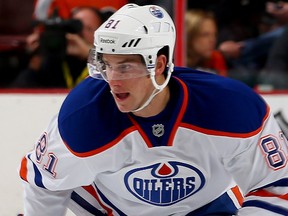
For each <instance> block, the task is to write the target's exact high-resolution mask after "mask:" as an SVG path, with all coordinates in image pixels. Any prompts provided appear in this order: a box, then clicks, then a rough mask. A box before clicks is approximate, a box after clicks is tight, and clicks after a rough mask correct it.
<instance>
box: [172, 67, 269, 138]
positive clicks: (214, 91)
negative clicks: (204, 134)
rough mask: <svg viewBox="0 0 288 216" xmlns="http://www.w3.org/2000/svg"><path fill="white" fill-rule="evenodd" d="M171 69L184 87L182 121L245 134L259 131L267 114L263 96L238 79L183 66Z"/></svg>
mask: <svg viewBox="0 0 288 216" xmlns="http://www.w3.org/2000/svg"><path fill="white" fill-rule="evenodd" d="M175 72H176V73H175V74H174V75H175V76H176V77H178V78H179V79H181V80H183V82H184V83H185V84H186V85H187V88H188V92H189V93H188V94H189V96H188V97H189V103H188V108H187V112H186V115H185V116H184V121H187V122H188V123H189V124H192V125H195V126H196V127H199V128H202V129H207V130H213V131H219V132H228V133H235V134H247V135H248V134H251V133H253V132H256V131H257V130H259V129H260V128H261V127H262V125H263V123H264V121H265V119H266V118H267V116H268V114H269V106H268V105H267V103H266V102H265V101H264V99H263V98H262V97H261V96H260V95H259V94H257V93H256V92H255V91H254V90H253V89H251V88H250V87H248V86H247V85H246V84H244V83H242V82H240V81H237V80H233V79H230V78H227V77H222V76H219V75H215V74H211V73H209V72H203V71H198V70H191V69H187V68H176V70H175Z"/></svg>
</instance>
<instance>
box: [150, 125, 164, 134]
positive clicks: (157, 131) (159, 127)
mask: <svg viewBox="0 0 288 216" xmlns="http://www.w3.org/2000/svg"><path fill="white" fill-rule="evenodd" d="M152 132H153V135H154V136H156V137H161V136H163V134H164V125H163V124H155V125H153V126H152Z"/></svg>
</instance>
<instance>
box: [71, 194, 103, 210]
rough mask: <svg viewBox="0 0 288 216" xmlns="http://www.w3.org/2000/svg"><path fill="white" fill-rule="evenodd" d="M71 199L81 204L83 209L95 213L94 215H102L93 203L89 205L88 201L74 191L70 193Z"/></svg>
mask: <svg viewBox="0 0 288 216" xmlns="http://www.w3.org/2000/svg"><path fill="white" fill-rule="evenodd" d="M71 199H72V200H73V201H74V202H76V203H77V204H78V205H79V206H81V207H82V208H83V209H85V210H86V211H88V212H89V213H91V214H93V215H96V216H104V215H105V214H103V213H102V212H101V211H99V210H98V209H97V208H95V207H94V206H93V205H91V204H90V203H89V202H87V201H86V200H85V199H83V198H82V197H81V196H80V195H79V194H77V193H76V192H75V191H73V192H72V194H71Z"/></svg>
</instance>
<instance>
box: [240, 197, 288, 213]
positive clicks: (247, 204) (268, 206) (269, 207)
mask: <svg viewBox="0 0 288 216" xmlns="http://www.w3.org/2000/svg"><path fill="white" fill-rule="evenodd" d="M243 207H258V208H262V209H266V210H268V211H271V212H275V213H277V214H281V215H288V209H286V208H283V207H280V206H276V205H272V204H270V203H268V202H264V201H259V200H249V201H246V202H244V203H243Z"/></svg>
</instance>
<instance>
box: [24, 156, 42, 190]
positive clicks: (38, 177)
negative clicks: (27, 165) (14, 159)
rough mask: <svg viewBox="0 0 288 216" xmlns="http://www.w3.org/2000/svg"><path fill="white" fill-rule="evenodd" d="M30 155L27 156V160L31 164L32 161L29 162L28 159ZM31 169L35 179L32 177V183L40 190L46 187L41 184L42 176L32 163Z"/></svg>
mask: <svg viewBox="0 0 288 216" xmlns="http://www.w3.org/2000/svg"><path fill="white" fill-rule="evenodd" d="M30 156H31V155H30V154H29V155H28V158H29V160H30V161H31V162H32V163H33V161H32V160H31V158H30ZM33 169H34V173H35V177H34V182H35V184H36V185H37V186H38V187H41V188H45V189H46V187H45V186H44V184H43V182H42V175H41V173H40V171H39V170H38V168H37V166H36V165H35V164H34V163H33Z"/></svg>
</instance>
